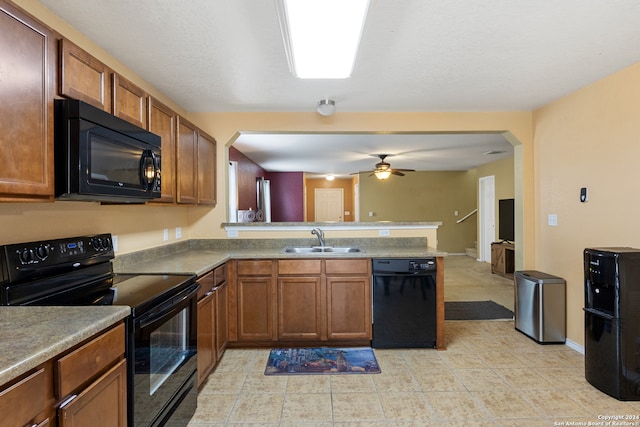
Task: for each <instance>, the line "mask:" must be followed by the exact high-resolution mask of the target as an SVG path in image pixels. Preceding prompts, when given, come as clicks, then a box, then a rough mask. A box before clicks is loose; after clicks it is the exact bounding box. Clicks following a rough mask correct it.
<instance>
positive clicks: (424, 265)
mask: <svg viewBox="0 0 640 427" xmlns="http://www.w3.org/2000/svg"><path fill="white" fill-rule="evenodd" d="M434 271H436V259H435V258H409V259H407V258H387V259H381V258H374V259H373V272H374V273H423V272H424V273H426V272H434Z"/></svg>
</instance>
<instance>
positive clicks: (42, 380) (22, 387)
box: [0, 364, 53, 426]
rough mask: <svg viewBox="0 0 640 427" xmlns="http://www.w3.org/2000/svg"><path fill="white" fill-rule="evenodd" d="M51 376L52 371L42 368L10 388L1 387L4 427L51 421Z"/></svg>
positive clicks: (0, 406) (0, 400)
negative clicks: (49, 415) (49, 407)
mask: <svg viewBox="0 0 640 427" xmlns="http://www.w3.org/2000/svg"><path fill="white" fill-rule="evenodd" d="M49 367H50V364H49ZM50 376H51V370H50V369H48V371H47V370H46V369H45V366H42V367H39V368H37V369H36V371H35V372H33V373H32V374H30V375H28V376H27V377H25V378H23V379H22V380H20V381H18V382H17V383H15V384H13V385H11V386H9V387H6V388H4V387H0V414H3V415H2V425H3V426H4V425H7V426H25V425H34V424H40V423H43V422H48V421H49V417H48V416H47V414H46V409H47V400H48V399H49V398H50V397H53V396H52V395H53V390H52V389H51V380H50V378H48V377H50Z"/></svg>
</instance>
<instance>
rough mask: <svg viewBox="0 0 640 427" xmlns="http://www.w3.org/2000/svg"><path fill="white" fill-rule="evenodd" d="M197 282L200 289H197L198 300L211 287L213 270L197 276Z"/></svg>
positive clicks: (212, 284)
mask: <svg viewBox="0 0 640 427" xmlns="http://www.w3.org/2000/svg"><path fill="white" fill-rule="evenodd" d="M198 283H200V289H198V300H199V299H201V298H202V297H203V296H205V295H206V294H207V292H209V291H211V289H213V286H214V283H213V271H210V272H208V273H207V274H205V275H204V276H202V277H200V278H198Z"/></svg>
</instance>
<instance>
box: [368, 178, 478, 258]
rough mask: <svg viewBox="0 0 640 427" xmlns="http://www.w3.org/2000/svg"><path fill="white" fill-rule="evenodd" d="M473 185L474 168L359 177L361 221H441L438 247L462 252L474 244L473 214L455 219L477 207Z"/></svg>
mask: <svg viewBox="0 0 640 427" xmlns="http://www.w3.org/2000/svg"><path fill="white" fill-rule="evenodd" d="M363 178H364V179H363ZM476 187H477V173H476V170H475V169H474V170H470V171H450V172H409V173H407V174H406V175H405V176H404V177H398V176H392V177H391V178H389V179H387V180H385V181H380V180H378V179H376V178H374V177H370V178H369V177H361V178H360V221H441V222H442V226H441V227H440V228H439V229H438V249H439V250H442V251H445V252H450V253H464V250H465V248H471V247H473V245H474V242H475V240H476V235H477V222H476V221H475V220H474V218H473V217H471V218H469V220H467V221H464V222H462V223H460V224H457V223H456V221H457V220H458V219H460V218H462V216H463V215H466V214H467V213H469V212H470V211H472V210H473V209H475V208H476V193H477V189H476ZM455 211H458V216H455ZM369 212H374V216H369Z"/></svg>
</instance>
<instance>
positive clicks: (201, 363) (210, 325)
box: [198, 291, 217, 387]
mask: <svg viewBox="0 0 640 427" xmlns="http://www.w3.org/2000/svg"><path fill="white" fill-rule="evenodd" d="M216 361H217V355H216V349H215V294H214V292H212V291H210V292H209V293H208V294H207V295H206V296H205V297H204V298H201V299H200V300H199V301H198V387H200V386H201V385H202V384H203V383H204V382H205V380H206V379H207V377H208V376H209V373H210V372H211V371H212V370H213V368H214V367H215V364H216Z"/></svg>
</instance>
